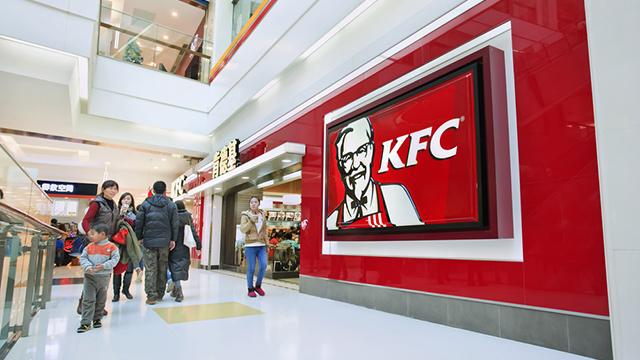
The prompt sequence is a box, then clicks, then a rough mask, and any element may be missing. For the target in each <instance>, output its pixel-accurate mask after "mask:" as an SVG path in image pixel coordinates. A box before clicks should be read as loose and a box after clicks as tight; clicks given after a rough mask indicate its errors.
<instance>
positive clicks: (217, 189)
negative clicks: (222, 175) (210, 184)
mask: <svg viewBox="0 0 640 360" xmlns="http://www.w3.org/2000/svg"><path fill="white" fill-rule="evenodd" d="M213 190H216V191H220V190H222V189H220V188H213Z"/></svg>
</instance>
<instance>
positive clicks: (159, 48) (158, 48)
mask: <svg viewBox="0 0 640 360" xmlns="http://www.w3.org/2000/svg"><path fill="white" fill-rule="evenodd" d="M162 50H164V49H163V48H162V46H156V51H162Z"/></svg>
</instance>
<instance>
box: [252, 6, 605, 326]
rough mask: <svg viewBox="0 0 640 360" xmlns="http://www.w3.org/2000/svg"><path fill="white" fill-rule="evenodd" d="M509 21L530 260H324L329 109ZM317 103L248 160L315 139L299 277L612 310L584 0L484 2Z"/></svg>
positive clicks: (310, 147)
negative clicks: (324, 153) (326, 117)
mask: <svg viewBox="0 0 640 360" xmlns="http://www.w3.org/2000/svg"><path fill="white" fill-rule="evenodd" d="M508 20H511V22H512V36H513V50H514V52H513V54H512V55H513V59H514V72H515V74H514V75H515V96H516V108H517V121H518V122H517V133H518V150H519V156H520V158H519V162H520V168H519V169H512V171H519V175H520V184H521V188H520V196H521V201H522V208H521V211H522V227H523V246H524V262H522V263H520V262H497V261H465V260H438V259H403V258H383V257H360V256H336V255H334V256H328V255H322V249H321V246H322V244H321V243H322V237H321V236H322V231H323V226H324V221H323V219H324V216H323V214H322V201H323V199H322V198H321V197H322V178H321V177H322V176H324V175H323V173H322V145H323V144H322V140H323V139H322V133H323V129H324V128H323V117H324V115H325V114H326V113H328V112H331V111H333V110H335V109H337V108H340V107H342V106H345V105H346V104H348V103H350V102H352V101H354V100H356V99H358V98H359V97H361V96H363V95H365V94H367V93H369V92H371V91H373V90H375V89H376V88H378V87H380V86H382V85H384V84H386V83H388V82H389V81H391V80H394V79H396V78H397V77H399V76H401V75H404V74H406V73H407V72H409V71H411V70H413V69H415V68H417V67H419V66H421V65H423V64H425V63H427V62H429V61H431V60H433V59H435V58H436V57H438V56H440V55H442V54H443V53H445V52H447V51H450V50H452V49H454V48H455V47H458V46H460V45H461V44H463V43H465V42H467V41H469V40H471V39H473V38H475V37H477V36H479V35H481V34H482V33H484V32H486V31H487V30H489V29H492V28H495V27H496V26H498V25H500V24H502V23H504V22H505V21H508ZM394 60H395V61H392V62H391V61H390V62H385V63H383V64H381V65H379V66H378V67H376V68H374V69H372V70H370V71H368V72H367V73H366V74H364V75H362V76H360V77H359V78H357V79H356V80H354V81H353V82H352V83H349V84H347V85H345V86H344V87H342V88H341V89H339V90H337V91H335V92H334V93H333V94H331V95H329V96H327V97H326V98H324V99H322V100H321V101H319V102H318V103H317V104H316V106H315V108H313V109H311V110H309V111H308V112H306V113H305V114H302V115H300V116H299V118H298V119H297V120H296V121H294V122H292V123H290V124H289V125H287V126H285V127H284V128H282V129H280V130H278V131H277V132H275V133H273V134H271V135H269V136H267V137H266V138H264V139H262V140H261V141H260V142H258V143H256V144H254V145H252V146H251V147H250V148H249V149H245V151H243V153H242V154H241V157H242V160H241V161H242V162H246V161H248V160H249V159H251V158H253V157H255V156H257V155H260V154H262V153H263V152H264V151H265V150H269V149H272V148H274V147H275V146H278V145H280V144H281V143H283V142H286V141H294V142H301V143H305V144H306V145H307V154H306V156H305V157H304V159H303V170H302V199H303V202H302V214H303V216H302V217H303V219H305V218H306V219H309V225H308V227H307V228H306V230H304V231H303V233H302V235H301V257H302V259H301V274H304V275H307V276H316V277H324V278H331V279H341V280H347V281H353V282H359V283H366V284H375V285H382V286H390V287H396V288H402V289H410V290H418V291H426V292H432V293H439V294H446V295H454V296H463V297H469V298H476V299H485V300H493V301H501V302H508V303H514V304H522V305H530V306H538V307H545V308H553V309H559V310H568V311H575V312H583V313H590V314H596V315H605V316H606V315H608V304H607V291H606V276H605V262H604V245H603V235H602V219H601V214H600V196H599V190H598V171H597V163H596V147H595V130H594V126H593V125H594V124H593V122H594V116H593V105H592V102H591V86H590V76H589V59H588V49H587V35H586V29H585V13H584V4H583V1H581V0H567V1H562V2H561V4H559V3H553V2H549V3H547V2H533V3H529V2H528V3H526V6H525V5H524V4H522V3H521V2H517V1H507V0H505V1H498V2H496V3H495V4H493V5H491V6H489V7H485V8H480V7H476V8H474V9H472V10H471V11H468V12H467V13H465V14H463V15H462V16H460V17H459V18H457V19H455V20H454V21H452V22H450V23H448V24H447V25H445V26H444V27H443V28H441V29H439V30H438V31H436V32H435V33H432V34H430V35H428V36H427V37H425V38H424V39H422V40H421V41H418V42H417V43H416V44H414V45H412V46H410V47H409V48H407V49H405V50H403V51H402V52H401V53H400V54H399V55H397V56H396V57H395V58H394Z"/></svg>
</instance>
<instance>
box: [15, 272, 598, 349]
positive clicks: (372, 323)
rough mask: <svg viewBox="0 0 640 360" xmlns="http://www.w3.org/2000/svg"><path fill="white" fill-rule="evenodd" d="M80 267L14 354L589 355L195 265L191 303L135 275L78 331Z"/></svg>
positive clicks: (188, 292) (188, 291)
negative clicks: (258, 290)
mask: <svg viewBox="0 0 640 360" xmlns="http://www.w3.org/2000/svg"><path fill="white" fill-rule="evenodd" d="M76 269H77V267H71V266H68V267H62V268H56V270H55V272H56V273H55V275H54V277H55V278H56V280H55V281H54V284H58V285H54V286H53V292H52V298H51V302H50V303H49V304H48V305H47V308H46V309H45V310H41V311H40V312H39V313H38V314H36V316H35V317H34V319H33V321H32V323H31V327H30V336H29V337H26V338H21V339H20V340H19V341H18V342H17V343H16V345H15V346H14V347H13V349H12V350H11V351H10V353H9V355H8V356H7V359H21V360H23V359H25V360H26V359H47V360H54V359H65V360H74V359H92V360H100V359H114V360H116V359H156V360H159V359H197V358H199V359H291V360H293V359H334V360H335V359H370V360H374V359H403V358H409V359H432V360H437V359H447V360H455V359H460V360H471V359H491V360H496V359H518V360H527V359H531V360H540V359H544V360H552V359H559V360H560V359H567V360H568V359H586V358H585V357H581V356H577V355H573V354H569V353H566V352H560V351H554V350H551V349H548V348H542V347H538V346H533V345H528V344H524V343H521V342H515V341H510V340H505V339H500V338H497V337H493V336H486V335H482V334H479V333H474V332H470V331H466V330H460V329H455V328H453V327H447V326H442V325H437V324H432V323H428V322H424V321H419V320H414V319H410V318H407V317H403V316H397V315H392V314H388V313H384V312H380V311H376V310H371V309H367V308H364V307H359V306H355V305H350V304H346V303H341V302H337V301H333V300H329V299H323V298H318V297H314V296H309V295H304V294H300V293H299V292H298V291H297V286H296V285H295V284H290V283H285V282H281V281H274V280H268V281H269V283H268V284H267V285H265V286H264V288H265V290H266V292H267V295H266V296H265V297H259V298H256V299H252V298H248V297H247V295H246V288H245V287H244V283H245V280H244V279H243V275H241V274H236V273H231V272H226V271H205V270H191V278H190V280H189V281H187V282H185V283H184V293H185V301H184V302H182V303H177V302H175V301H173V299H172V298H171V297H169V295H168V294H167V296H165V298H164V301H163V302H162V303H159V304H158V305H155V306H148V305H145V304H144V296H142V294H143V286H144V285H143V284H141V283H136V282H134V283H133V286H134V289H133V290H132V293H133V295H134V299H133V300H126V299H125V298H124V297H121V300H120V302H117V303H112V302H111V298H112V292H111V289H112V288H111V287H110V293H109V296H108V299H107V309H108V311H109V315H108V316H106V317H105V318H104V320H103V327H102V328H100V329H91V330H89V331H88V332H86V333H83V334H78V333H76V331H75V330H76V328H77V327H78V324H79V322H80V316H79V315H77V314H76V312H75V308H76V305H77V304H78V297H79V296H80V293H81V291H82V284H80V283H78V282H79V281H78V280H79V279H80V278H78V277H77V276H79V275H80V273H79V272H78V271H75V270H76ZM61 277H63V278H61ZM74 277H76V279H77V280H73V278H74ZM67 284H68V285H67ZM122 299H124V300H122Z"/></svg>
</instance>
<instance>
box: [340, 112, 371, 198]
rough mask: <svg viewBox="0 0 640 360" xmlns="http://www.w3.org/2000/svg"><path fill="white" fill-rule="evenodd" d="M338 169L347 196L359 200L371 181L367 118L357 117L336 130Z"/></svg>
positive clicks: (369, 134)
mask: <svg viewBox="0 0 640 360" xmlns="http://www.w3.org/2000/svg"><path fill="white" fill-rule="evenodd" d="M335 146H336V160H337V162H338V170H339V171H340V177H341V178H342V183H343V184H344V189H345V191H346V193H347V195H348V196H350V197H352V198H354V199H357V200H360V199H361V198H362V196H363V193H364V191H365V190H366V189H367V186H368V185H369V182H370V181H371V169H372V167H373V150H374V146H373V129H372V127H371V123H370V122H369V119H368V118H366V117H365V118H361V119H358V120H356V121H354V122H352V123H350V124H349V125H347V126H345V127H344V128H342V129H341V130H340V131H339V132H338V137H337V139H336V142H335Z"/></svg>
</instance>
